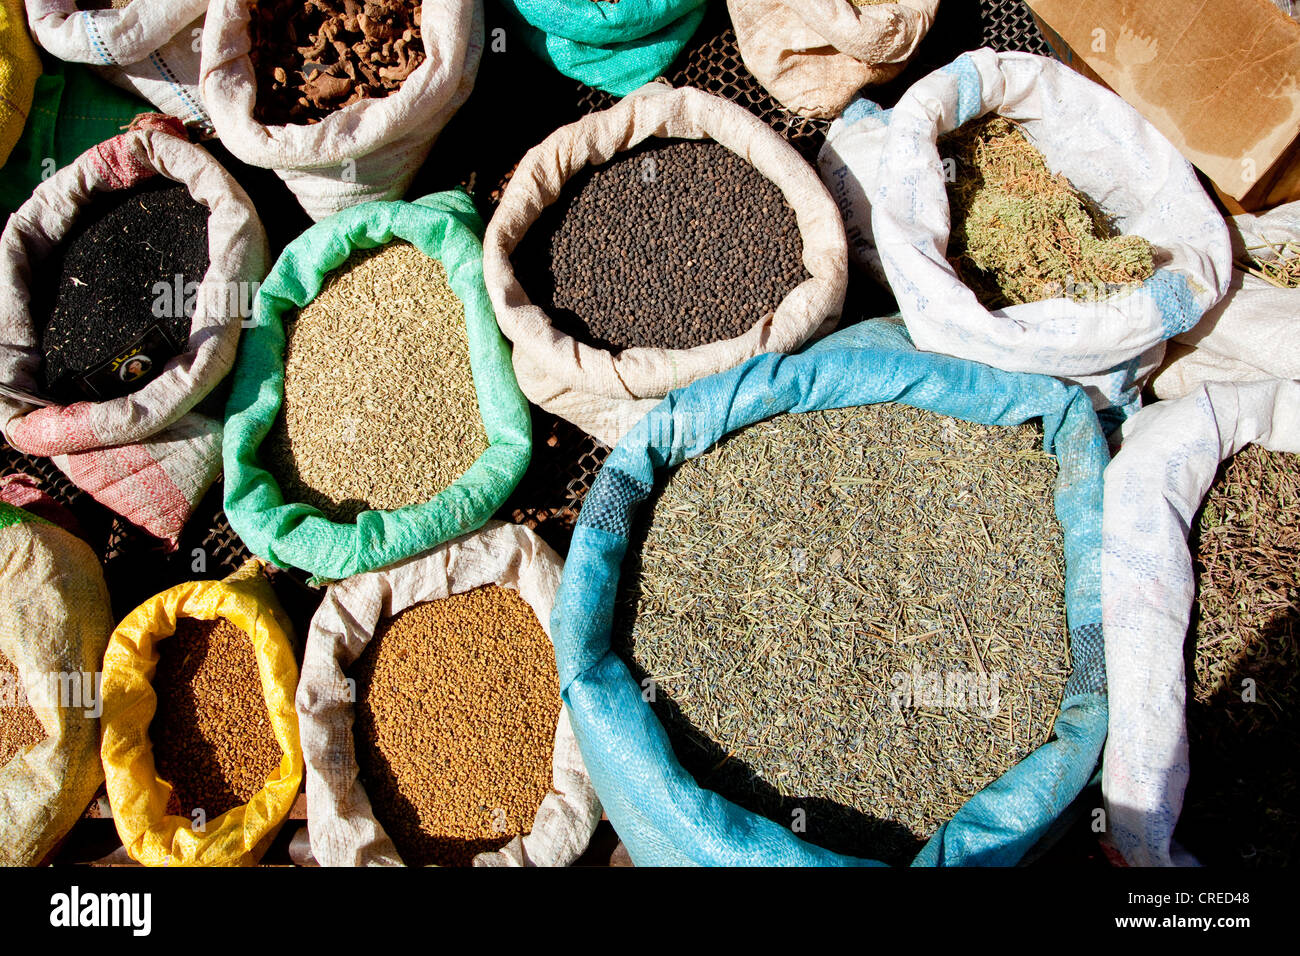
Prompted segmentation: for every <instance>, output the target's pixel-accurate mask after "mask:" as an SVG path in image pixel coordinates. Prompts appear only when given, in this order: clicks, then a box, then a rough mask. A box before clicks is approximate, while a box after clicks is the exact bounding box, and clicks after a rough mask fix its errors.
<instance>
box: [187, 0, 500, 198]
mask: <svg viewBox="0 0 1300 956" xmlns="http://www.w3.org/2000/svg"><path fill="white" fill-rule="evenodd" d="M248 8H249V0H212V2H211V6H210V7H209V10H208V22H207V27H206V29H205V30H204V33H203V57H202V65H201V67H200V70H199V73H200V78H199V86H200V88H201V90H202V92H203V97H204V101H205V102H206V104H207V106H208V111H209V112H210V113H211V115H212V122H213V125H214V126H215V127H216V131H217V136H219V137H220V139H221V142H222V143H223V144H224V145H225V147H226V148H227V149H229V150H230V152H231V153H232V154H234V156H235V157H236V158H238V159H240V160H242V161H243V162H245V163H248V164H250V165H252V166H261V167H264V168H268V169H273V170H275V172H276V174H277V175H278V176H279V177H280V178H281V179H283V180H284V181H285V183H286V184H287V185H288V187H289V189H290V190H292V192H293V194H294V195H295V196H296V197H297V198H298V202H299V203H301V204H302V207H303V209H305V210H306V211H307V214H308V215H310V216H311V218H312V219H314V220H316V221H319V220H321V219H324V218H326V217H327V216H330V215H333V214H334V213H336V212H338V211H339V210H340V209H346V208H347V207H348V206H355V205H356V204H357V203H362V202H368V201H370V200H381V199H399V198H401V196H402V195H403V194H404V193H405V192H406V189H407V187H408V186H409V185H410V184H411V180H412V179H413V178H414V176H415V173H416V171H417V170H419V168H420V165H421V164H422V163H423V162H424V160H425V158H426V157H427V156H428V155H429V149H430V148H431V147H432V146H433V141H434V140H435V139H436V138H437V136H438V134H439V133H440V132H441V131H442V128H443V127H444V126H446V125H447V121H448V120H450V119H451V117H452V115H453V114H454V113H455V112H456V110H457V109H459V108H460V106H461V104H462V103H464V102H465V100H466V99H467V98H468V97H469V94H470V91H471V90H472V89H473V86H474V77H475V75H476V74H477V73H478V64H479V59H480V58H481V56H482V53H483V0H424V2H423V3H422V4H421V6H420V33H421V36H422V37H423V40H424V50H425V55H426V56H425V60H424V62H423V63H421V64H420V66H419V67H418V68H417V69H416V70H415V72H413V73H412V74H411V75H410V76H408V77H407V78H406V79H405V80H404V81H403V82H402V85H401V87H400V88H399V89H398V90H397V91H396V92H394V93H392V94H390V95H389V96H385V97H377V98H372V99H364V100H361V101H360V102H357V103H353V104H352V105H351V106H347V107H344V108H343V109H340V110H336V111H334V112H333V113H331V114H330V115H329V116H327V117H325V118H324V119H322V120H321V121H320V122H319V123H313V124H311V125H305V124H289V125H286V126H264V125H262V124H261V123H259V122H257V121H256V120H255V119H253V105H254V103H255V102H256V99H257V80H256V78H255V76H254V73H253V64H252V61H251V60H250V59H249V56H248V51H249V46H250V41H249V33H248V22H249V13H248Z"/></svg>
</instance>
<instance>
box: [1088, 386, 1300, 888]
mask: <svg viewBox="0 0 1300 956" xmlns="http://www.w3.org/2000/svg"><path fill="white" fill-rule="evenodd" d="M1121 433H1122V437H1123V444H1122V447H1121V448H1120V451H1119V453H1118V454H1117V455H1116V456H1115V458H1114V459H1113V460H1112V462H1111V464H1110V466H1109V467H1108V468H1107V469H1106V490H1105V500H1104V513H1103V518H1102V555H1101V597H1102V626H1103V628H1104V629H1105V633H1106V681H1107V684H1108V686H1109V688H1110V728H1109V736H1108V738H1107V742H1106V751H1105V756H1104V764H1103V771H1102V793H1103V796H1104V799H1105V804H1106V814H1107V818H1108V822H1109V830H1108V832H1109V839H1110V841H1111V842H1112V843H1113V845H1114V846H1115V848H1116V849H1117V850H1119V852H1120V853H1121V854H1122V855H1123V856H1124V858H1125V859H1126V860H1127V861H1128V862H1129V863H1130V864H1132V865H1134V866H1169V865H1171V863H1172V862H1175V860H1174V859H1173V857H1172V856H1171V846H1170V841H1171V838H1172V835H1173V832H1174V826H1175V825H1176V824H1177V822H1178V817H1179V814H1180V813H1181V811H1182V806H1183V794H1184V792H1185V790H1186V788H1187V780H1188V777H1189V773H1194V772H1195V768H1189V765H1188V747H1187V726H1186V689H1187V683H1186V675H1185V673H1184V660H1185V657H1184V650H1183V648H1184V644H1185V642H1186V639H1187V629H1188V624H1189V620H1190V615H1191V609H1192V601H1193V599H1194V597H1195V589H1196V582H1195V579H1194V577H1193V573H1192V557H1191V554H1190V552H1189V551H1188V546H1187V534H1188V530H1189V528H1190V527H1191V523H1192V520H1193V517H1194V516H1195V514H1196V511H1197V509H1198V508H1199V507H1200V505H1201V501H1202V500H1203V499H1204V497H1205V494H1206V492H1207V491H1209V489H1210V485H1211V484H1212V483H1213V481H1214V476H1215V473H1216V472H1217V471H1218V468H1219V464H1220V463H1221V462H1222V461H1224V460H1225V459H1227V458H1229V457H1230V456H1232V455H1234V454H1236V453H1237V452H1239V451H1240V450H1241V449H1243V448H1245V447H1246V446H1247V445H1249V444H1251V443H1258V444H1260V445H1263V446H1264V447H1265V448H1268V449H1271V450H1273V451H1283V452H1290V453H1293V454H1294V453H1300V384H1297V383H1296V382H1290V381H1278V380H1273V381H1261V382H1250V383H1243V384H1233V383H1229V382H1211V383H1207V384H1204V385H1200V386H1198V387H1196V388H1195V389H1193V390H1192V391H1191V392H1189V393H1188V394H1187V395H1186V396H1184V397H1183V398H1180V399H1177V400H1174V401H1167V402H1157V403H1156V404H1154V405H1151V406H1148V407H1147V408H1144V409H1143V410H1142V411H1140V412H1139V413H1138V414H1137V415H1135V416H1134V417H1132V418H1131V419H1129V420H1128V421H1127V422H1125V423H1124V425H1123V426H1122V427H1121Z"/></svg>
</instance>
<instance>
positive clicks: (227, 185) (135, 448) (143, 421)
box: [0, 117, 270, 539]
mask: <svg viewBox="0 0 1300 956" xmlns="http://www.w3.org/2000/svg"><path fill="white" fill-rule="evenodd" d="M157 119H158V120H160V121H161V122H162V124H163V125H166V124H172V126H175V124H176V121H175V120H172V119H167V120H163V119H162V118H161V117H157ZM150 122H152V121H150ZM154 175H161V176H164V177H167V178H169V179H174V180H176V181H177V182H180V183H183V184H185V186H186V187H187V188H188V189H189V192H190V195H191V196H192V197H193V198H194V199H195V200H197V201H198V202H201V203H202V204H203V205H205V206H207V207H208V210H209V213H208V258H209V265H208V271H207V273H206V274H205V275H204V277H203V280H202V282H201V283H200V284H199V287H198V289H197V291H196V293H195V297H194V314H193V316H192V318H191V321H190V338H189V349H188V351H186V352H185V353H183V354H181V355H178V356H176V357H174V358H172V359H170V360H169V361H168V362H167V363H166V365H164V366H163V369H162V371H161V372H160V373H159V374H158V376H157V377H156V378H154V379H153V380H152V381H150V382H149V383H148V384H147V385H145V386H144V388H142V389H140V390H139V391H137V392H134V393H132V394H129V395H125V396H122V397H119V398H114V399H109V400H107V401H102V402H89V401H85V402H75V403H73V404H71V405H66V406H50V407H38V406H36V405H33V404H30V403H28V402H26V401H23V400H20V399H18V398H16V397H12V396H9V395H4V394H0V430H3V432H4V435H5V437H6V438H7V439H8V441H9V442H10V444H12V445H13V446H14V447H15V448H17V449H18V450H20V451H22V452H24V453H26V454H30V455H40V456H49V457H50V458H52V459H53V460H54V462H55V464H57V465H59V467H60V468H62V469H63V470H64V471H65V472H66V473H67V474H68V475H69V477H70V478H72V480H73V481H74V483H76V484H77V485H78V486H79V487H82V488H84V489H85V490H87V491H88V492H90V493H91V494H92V495H94V496H95V497H96V498H97V499H98V500H100V501H101V502H102V503H103V504H105V505H106V506H108V507H110V508H112V509H113V510H115V511H117V512H118V513H119V514H122V515H123V516H124V517H127V518H128V519H130V520H132V521H135V522H136V523H138V524H140V525H141V526H142V527H144V528H145V529H146V530H148V531H149V532H150V533H152V534H156V535H158V536H159V537H162V538H165V539H173V538H174V537H175V535H176V534H178V533H179V531H180V527H179V526H178V525H177V522H178V521H179V522H181V523H183V520H184V518H185V517H187V516H188V510H187V509H186V503H188V504H189V505H190V506H192V505H193V504H194V503H196V502H197V500H198V497H201V496H202V494H203V491H205V490H206V489H207V487H208V485H210V484H211V482H212V481H213V480H214V479H215V477H216V475H217V474H218V473H219V472H220V464H221V463H220V456H221V448H220V444H221V443H220V423H218V422H213V421H212V420H210V419H207V418H205V417H203V416H201V415H198V414H197V413H194V412H193V411H192V409H193V408H194V406H196V405H197V404H198V403H199V402H200V401H201V400H202V399H203V398H204V397H205V396H206V395H207V394H208V393H209V392H210V391H212V389H213V388H214V387H215V386H216V385H217V383H218V382H219V381H221V379H222V378H224V377H225V375H226V373H227V372H229V371H230V368H231V366H232V365H233V364H234V360H235V352H236V348H237V346H238V342H239V333H240V329H241V327H242V322H243V319H244V308H245V306H248V305H251V302H252V297H253V294H254V293H255V291H256V286H257V283H259V282H261V280H262V279H263V278H264V277H265V274H266V269H267V262H268V260H269V255H270V254H269V251H268V248H267V242H266V234H265V232H264V231H263V229H262V224H261V221H260V220H259V219H258V217H257V213H256V211H255V210H254V208H253V204H252V201H251V200H250V199H249V198H248V195H247V194H246V193H245V192H244V190H243V189H242V188H240V186H239V184H238V183H236V182H235V180H234V179H233V178H231V176H230V174H229V173H227V172H226V171H225V170H224V169H223V168H222V167H221V166H220V164H218V163H217V161H216V160H214V159H213V158H212V156H211V155H210V154H209V153H208V152H207V150H205V149H203V148H202V147H200V146H195V145H193V144H192V143H190V142H188V141H187V140H186V139H184V138H182V137H181V136H178V135H174V133H173V132H168V131H164V130H162V129H160V128H148V129H134V130H132V131H130V132H127V133H124V134H122V135H121V136H116V137H114V138H113V139H111V140H108V141H107V142H105V143H102V144H100V145H99V146H96V147H93V148H91V149H89V150H87V151H86V152H85V153H83V154H82V155H81V156H79V157H78V158H77V159H76V160H75V161H74V162H72V163H71V164H70V165H68V166H66V167H64V168H63V169H61V170H59V171H58V172H57V173H55V174H54V175H53V176H51V177H50V178H49V179H48V180H46V181H45V182H43V183H41V184H40V185H39V186H38V187H37V188H36V190H35V191H34V192H33V193H32V196H31V198H30V199H28V200H27V202H25V203H24V204H23V205H22V206H21V207H20V208H19V209H18V211H17V212H15V213H14V214H13V215H12V216H10V217H9V221H8V223H7V224H6V226H5V229H4V233H3V236H0V343H2V344H0V385H5V386H8V387H9V388H10V389H15V390H18V391H19V392H27V393H35V394H37V395H39V394H40V391H41V389H40V385H39V382H38V378H37V372H38V369H39V368H40V363H41V361H42V356H41V351H40V337H39V334H38V332H37V329H36V323H35V321H34V319H33V317H32V315H31V313H30V311H29V305H30V300H31V294H30V290H29V282H30V279H31V274H32V272H31V263H33V262H36V261H39V260H41V259H44V258H45V257H46V256H48V255H49V254H50V253H51V251H52V250H53V249H54V248H55V247H56V246H57V245H58V244H59V242H60V241H61V240H62V239H63V237H64V236H65V235H66V234H67V232H68V230H69V229H70V228H71V227H72V225H73V223H74V222H75V220H76V218H77V215H78V213H79V211H80V210H81V208H82V207H83V206H85V205H86V204H87V203H88V202H89V201H90V200H91V198H92V194H94V193H95V192H96V191H100V190H107V189H119V188H124V187H129V186H130V185H133V184H135V183H137V182H145V181H147V180H150V179H151V178H152V177H153V176H154ZM164 439H165V440H164ZM156 464H157V465H161V466H162V469H161V472H156V471H155V470H154V465H156ZM132 472H135V473H136V475H135V478H136V479H138V480H135V479H133V478H132ZM164 473H165V474H164ZM164 478H165V479H166V480H163V479H164ZM195 495H197V496H198V497H195Z"/></svg>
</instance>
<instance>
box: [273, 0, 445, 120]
mask: <svg viewBox="0 0 1300 956" xmlns="http://www.w3.org/2000/svg"><path fill="white" fill-rule="evenodd" d="M249 14H250V20H249V28H248V29H249V40H250V43H251V47H250V50H249V56H250V58H251V59H252V61H253V72H254V74H255V75H256V76H257V102H256V105H255V106H254V109H253V116H254V118H255V119H256V120H257V121H258V122H259V123H266V124H268V125H272V126H278V125H283V124H286V123H302V124H311V123H319V122H320V121H321V120H322V119H324V118H325V117H326V116H328V115H330V113H332V112H334V111H335V110H339V109H342V108H343V107H345V106H350V105H352V104H353V103H358V102H360V101H361V100H364V99H369V98H372V97H384V96H388V95H389V94H391V93H394V92H396V91H397V89H398V88H399V87H401V85H402V82H403V81H404V80H405V79H406V78H407V77H409V76H410V75H411V74H412V73H414V72H415V70H416V68H417V67H419V65H420V64H421V63H423V62H424V58H425V53H424V40H423V38H422V37H421V36H420V3H419V2H418V0H255V2H254V3H252V4H250V7H249Z"/></svg>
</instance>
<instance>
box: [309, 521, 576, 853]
mask: <svg viewBox="0 0 1300 956" xmlns="http://www.w3.org/2000/svg"><path fill="white" fill-rule="evenodd" d="M563 568H564V563H563V561H562V560H561V558H560V556H559V555H557V554H556V553H555V552H554V551H552V550H551V548H550V547H549V546H547V544H546V543H545V542H544V541H542V539H541V538H539V537H537V535H535V534H534V533H533V532H531V531H529V530H528V529H527V528H524V527H522V526H520V525H515V524H503V523H502V522H499V521H490V522H488V523H487V524H486V525H484V526H483V528H482V529H481V530H479V531H476V532H474V533H473V534H469V535H466V536H465V537H462V538H456V539H454V540H452V541H448V542H446V543H445V544H441V545H439V546H438V547H436V548H434V549H433V550H432V551H429V552H427V553H426V554H424V555H422V556H419V557H415V558H409V559H407V560H406V561H402V562H400V563H398V564H394V565H392V566H391V567H389V568H386V569H384V570H381V571H371V572H369V573H367V574H359V575H356V576H355V577H351V578H347V579H346V580H343V581H340V582H338V583H336V584H332V585H330V587H329V589H328V590H327V591H326V592H325V600H324V602H323V603H322V604H321V606H320V609H319V610H318V611H317V612H316V615H315V617H313V618H312V621H311V630H310V631H309V632H308V634H307V649H306V651H305V653H304V657H303V664H302V679H301V680H300V681H299V682H298V694H297V698H296V701H295V705H296V707H297V709H298V733H299V735H300V737H301V739H302V752H303V758H304V760H305V762H306V771H307V826H308V829H309V831H310V833H311V849H312V856H313V857H314V858H315V860H316V862H318V863H319V864H320V865H322V866H401V865H403V864H402V859H401V857H400V856H399V855H398V852H397V849H396V847H394V845H393V841H392V840H391V839H390V838H389V837H388V835H387V834H386V833H385V832H384V828H383V826H382V825H380V823H379V821H378V820H377V819H375V815H374V812H373V811H372V810H371V807H370V798H369V797H367V796H366V791H365V788H364V787H362V785H361V782H360V780H359V779H358V777H357V774H358V773H359V770H358V767H357V758H356V745H355V743H354V742H353V737H352V727H353V722H354V703H353V701H352V695H351V693H350V692H349V689H348V684H347V681H346V671H347V669H348V668H349V667H350V666H351V665H352V663H353V662H354V661H356V659H357V658H358V657H360V656H361V654H362V652H363V651H364V650H365V648H366V645H367V644H368V643H369V641H370V639H371V637H372V636H373V635H374V633H375V631H376V629H377V628H378V626H379V624H380V622H381V621H383V620H384V619H386V618H389V617H392V616H394V615H396V614H399V613H401V612H402V611H404V610H406V609H407V608H409V607H412V606H414V605H416V604H421V603H423V602H426V601H438V600H441V599H443V598H446V597H450V596H451V595H453V594H461V593H463V592H465V591H472V590H473V589H474V588H477V587H482V586H483V585H486V584H496V585H500V586H501V587H506V588H510V589H512V590H515V591H518V592H519V596H520V597H521V598H523V599H524V600H525V601H527V602H528V604H529V605H530V606H531V607H532V609H533V611H534V613H536V615H537V620H538V622H539V623H540V624H541V625H542V630H543V631H545V632H546V635H547V637H550V636H551V623H550V622H551V610H552V608H553V607H554V605H555V592H556V590H557V589H558V588H559V586H560V575H561V572H562V571H563ZM600 816H601V807H600V801H599V799H597V797H596V791H595V789H594V788H593V786H592V783H591V779H590V777H589V776H588V775H587V770H586V767H585V765H584V764H583V762H582V753H581V751H579V749H578V741H577V738H576V737H575V736H574V734H573V728H572V727H571V726H570V724H569V714H568V708H567V707H565V706H561V708H560V717H559V720H558V722H557V725H556V728H555V753H554V757H553V759H552V773H551V789H550V791H549V792H548V793H547V794H546V796H545V797H543V798H542V804H541V806H540V807H539V808H538V811H537V816H536V817H535V818H534V820H533V827H532V830H531V831H530V832H529V833H527V834H525V835H524V836H521V837H520V836H516V837H515V838H514V839H513V840H511V841H510V842H509V843H507V844H506V845H505V846H504V847H502V848H501V849H500V850H497V851H495V852H491V853H480V854H478V855H477V856H476V857H474V866H568V865H569V864H570V863H572V862H573V861H574V860H576V859H577V858H578V857H579V856H581V855H582V852H583V851H584V850H585V849H586V848H587V844H588V843H589V842H590V841H591V835H592V833H594V832H595V829H596V824H597V823H599V822H600Z"/></svg>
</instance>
